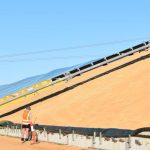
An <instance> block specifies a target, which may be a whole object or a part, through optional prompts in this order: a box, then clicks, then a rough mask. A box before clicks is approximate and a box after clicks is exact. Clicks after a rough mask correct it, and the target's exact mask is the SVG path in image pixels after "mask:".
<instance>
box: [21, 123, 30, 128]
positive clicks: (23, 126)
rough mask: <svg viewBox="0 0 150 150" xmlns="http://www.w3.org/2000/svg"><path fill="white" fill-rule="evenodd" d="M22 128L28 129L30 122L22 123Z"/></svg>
mask: <svg viewBox="0 0 150 150" xmlns="http://www.w3.org/2000/svg"><path fill="white" fill-rule="evenodd" d="M22 128H28V129H30V124H23V125H22Z"/></svg>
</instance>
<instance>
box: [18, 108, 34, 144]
mask: <svg viewBox="0 0 150 150" xmlns="http://www.w3.org/2000/svg"><path fill="white" fill-rule="evenodd" d="M31 117H32V114H31V107H30V106H28V107H26V109H25V110H24V112H23V115H22V138H21V141H22V142H25V141H28V135H29V129H30V124H31Z"/></svg>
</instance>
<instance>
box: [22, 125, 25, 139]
mask: <svg viewBox="0 0 150 150" xmlns="http://www.w3.org/2000/svg"><path fill="white" fill-rule="evenodd" d="M24 136H25V128H24V127H23V126H22V138H21V141H24Z"/></svg>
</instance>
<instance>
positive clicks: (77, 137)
mask: <svg viewBox="0 0 150 150" xmlns="http://www.w3.org/2000/svg"><path fill="white" fill-rule="evenodd" d="M36 132H37V136H38V140H39V141H44V142H51V143H57V144H64V145H69V146H77V147H81V148H93V149H105V150H106V149H107V150H118V149H119V150H138V149H139V150H148V149H150V139H149V138H141V137H132V136H131V135H129V136H128V137H126V138H114V137H104V136H103V134H102V133H101V132H100V133H99V135H97V134H96V132H93V135H91V136H88V135H81V134H76V133H75V132H74V130H73V131H72V133H68V134H64V133H63V132H62V130H61V129H60V130H59V132H57V133H53V132H47V131H46V130H44V131H40V130H36ZM0 135H2V136H11V137H18V138H21V129H18V128H17V127H11V128H9V127H0Z"/></svg>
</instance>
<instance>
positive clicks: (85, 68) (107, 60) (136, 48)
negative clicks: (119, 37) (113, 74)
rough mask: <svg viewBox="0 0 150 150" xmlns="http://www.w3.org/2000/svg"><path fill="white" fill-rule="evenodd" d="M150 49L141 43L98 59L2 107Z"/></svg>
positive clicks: (27, 91) (13, 98) (147, 44)
mask: <svg viewBox="0 0 150 150" xmlns="http://www.w3.org/2000/svg"><path fill="white" fill-rule="evenodd" d="M149 48H150V41H146V42H144V43H141V44H139V45H136V46H134V47H132V48H129V49H126V50H123V51H120V52H119V53H116V54H113V55H110V56H107V57H104V58H101V59H98V60H95V61H91V62H90V63H87V64H85V65H81V66H78V67H77V68H74V69H72V70H69V71H67V72H65V73H63V74H60V75H59V76H56V77H53V78H52V79H49V80H52V82H50V83H48V84H44V85H41V86H33V87H34V88H31V87H28V90H26V92H25V93H24V92H23V93H20V94H19V95H16V96H15V97H10V99H8V100H5V101H2V102H0V106H1V105H4V104H6V103H9V102H11V101H13V100H15V99H18V98H20V97H24V96H26V95H29V94H32V93H35V92H37V91H39V90H41V89H44V88H46V87H49V86H51V85H54V84H56V83H59V82H62V81H68V80H70V79H72V78H74V77H76V76H78V75H81V74H83V73H85V72H87V71H90V70H93V69H95V68H98V67H101V66H104V65H107V64H109V63H111V62H114V61H116V60H119V59H121V58H124V57H126V56H130V55H133V54H134V53H136V52H141V51H144V50H148V49H149ZM43 82H45V81H43ZM29 89H30V90H29Z"/></svg>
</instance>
